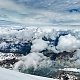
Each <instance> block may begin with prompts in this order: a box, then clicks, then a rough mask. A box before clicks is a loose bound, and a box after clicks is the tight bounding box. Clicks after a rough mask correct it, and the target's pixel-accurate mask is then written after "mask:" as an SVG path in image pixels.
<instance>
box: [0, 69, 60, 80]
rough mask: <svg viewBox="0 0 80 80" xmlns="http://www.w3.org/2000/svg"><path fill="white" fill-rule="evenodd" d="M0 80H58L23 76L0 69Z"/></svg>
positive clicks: (22, 74)
mask: <svg viewBox="0 0 80 80" xmlns="http://www.w3.org/2000/svg"><path fill="white" fill-rule="evenodd" d="M4 76H5V77H4ZM0 79H1V80H59V79H53V78H46V77H40V76H34V75H30V74H24V73H20V72H16V71H13V70H8V69H5V68H0Z"/></svg>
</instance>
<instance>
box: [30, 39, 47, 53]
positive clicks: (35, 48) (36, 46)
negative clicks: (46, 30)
mask: <svg viewBox="0 0 80 80" xmlns="http://www.w3.org/2000/svg"><path fill="white" fill-rule="evenodd" d="M32 44H33V45H32V47H31V51H32V52H39V51H42V50H44V49H46V48H47V47H48V42H47V41H44V40H42V39H35V40H34V41H33V42H32Z"/></svg>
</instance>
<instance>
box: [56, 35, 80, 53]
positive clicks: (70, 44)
mask: <svg viewBox="0 0 80 80" xmlns="http://www.w3.org/2000/svg"><path fill="white" fill-rule="evenodd" d="M78 48H80V40H77V39H76V38H75V37H74V36H72V35H71V34H68V35H66V36H61V37H60V38H59V42H58V45H57V49H58V50H59V51H61V52H63V51H67V52H71V51H74V50H76V49H78Z"/></svg>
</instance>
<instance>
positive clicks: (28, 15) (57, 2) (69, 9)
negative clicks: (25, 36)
mask: <svg viewBox="0 0 80 80" xmlns="http://www.w3.org/2000/svg"><path fill="white" fill-rule="evenodd" d="M0 21H1V22H2V21H3V22H6V21H8V22H10V23H11V24H12V23H18V24H24V25H32V26H33V25H34V26H35V25H37V26H46V25H47V26H48V25H80V0H0Z"/></svg>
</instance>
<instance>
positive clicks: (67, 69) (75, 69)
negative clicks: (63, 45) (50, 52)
mask: <svg viewBox="0 0 80 80" xmlns="http://www.w3.org/2000/svg"><path fill="white" fill-rule="evenodd" d="M59 70H60V71H61V70H62V71H70V72H79V73H80V69H77V68H64V69H59Z"/></svg>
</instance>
